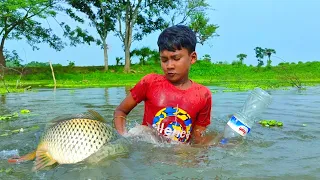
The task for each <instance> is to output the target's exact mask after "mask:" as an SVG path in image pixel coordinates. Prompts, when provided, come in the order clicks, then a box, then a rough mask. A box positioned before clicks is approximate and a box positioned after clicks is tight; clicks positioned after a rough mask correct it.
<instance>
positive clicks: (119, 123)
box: [113, 115, 127, 135]
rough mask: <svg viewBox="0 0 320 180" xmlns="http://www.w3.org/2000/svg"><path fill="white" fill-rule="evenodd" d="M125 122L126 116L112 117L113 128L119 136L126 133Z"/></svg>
mask: <svg viewBox="0 0 320 180" xmlns="http://www.w3.org/2000/svg"><path fill="white" fill-rule="evenodd" d="M126 120H127V118H126V116H122V115H120V116H114V117H113V124H114V127H115V129H116V130H117V131H118V133H119V134H120V135H124V134H126V133H127V130H126V127H125V124H126Z"/></svg>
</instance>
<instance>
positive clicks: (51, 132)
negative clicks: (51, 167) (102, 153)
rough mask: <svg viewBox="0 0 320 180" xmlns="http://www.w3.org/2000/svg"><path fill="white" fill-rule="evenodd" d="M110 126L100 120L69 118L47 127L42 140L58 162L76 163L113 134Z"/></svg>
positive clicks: (97, 148)
mask: <svg viewBox="0 0 320 180" xmlns="http://www.w3.org/2000/svg"><path fill="white" fill-rule="evenodd" d="M110 128H111V127H109V126H107V125H106V124H105V123H102V122H100V121H95V120H91V119H71V120H68V121H64V122H60V123H59V124H57V125H56V126H54V127H52V128H49V129H48V131H47V133H46V134H45V136H44V137H43V142H45V143H44V144H45V145H47V146H48V150H49V153H50V154H51V155H52V158H53V159H55V160H56V161H57V162H58V163H60V164H69V163H76V162H80V161H82V160H84V159H85V158H87V157H88V156H89V155H91V154H93V153H95V152H96V151H98V150H99V148H100V147H101V146H103V145H104V144H105V143H106V142H108V141H110V140H111V138H112V137H114V136H115V135H114V134H112V133H111V132H113V131H112V130H111V129H110ZM61 132H64V133H61Z"/></svg>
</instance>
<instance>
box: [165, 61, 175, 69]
mask: <svg viewBox="0 0 320 180" xmlns="http://www.w3.org/2000/svg"><path fill="white" fill-rule="evenodd" d="M167 68H168V69H170V68H174V62H173V61H172V60H168V63H167Z"/></svg>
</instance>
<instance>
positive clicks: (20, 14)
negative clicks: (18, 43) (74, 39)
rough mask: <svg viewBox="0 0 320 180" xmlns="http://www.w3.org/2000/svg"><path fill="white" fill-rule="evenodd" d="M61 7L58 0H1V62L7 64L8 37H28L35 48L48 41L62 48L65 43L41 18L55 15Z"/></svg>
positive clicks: (52, 45)
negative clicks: (45, 25)
mask: <svg viewBox="0 0 320 180" xmlns="http://www.w3.org/2000/svg"><path fill="white" fill-rule="evenodd" d="M59 8H60V6H59V5H58V4H57V2H56V1H48V0H6V1H1V2H0V19H1V21H0V41H1V44H0V53H1V54H0V64H2V65H4V66H5V65H6V62H5V59H4V55H3V50H4V45H5V41H6V40H8V39H16V40H21V39H26V41H27V43H28V44H29V45H30V46H31V47H32V48H33V49H39V47H38V46H37V44H39V43H48V44H49V46H50V47H52V48H54V49H56V50H61V49H62V48H63V47H64V46H65V43H63V42H62V40H61V39H60V38H59V37H58V36H56V35H55V34H54V32H53V30H52V29H51V28H44V27H43V26H42V24H41V23H40V22H39V20H41V19H46V18H48V17H50V16H51V17H55V16H56V14H57V13H56V11H57V10H58V9H59Z"/></svg>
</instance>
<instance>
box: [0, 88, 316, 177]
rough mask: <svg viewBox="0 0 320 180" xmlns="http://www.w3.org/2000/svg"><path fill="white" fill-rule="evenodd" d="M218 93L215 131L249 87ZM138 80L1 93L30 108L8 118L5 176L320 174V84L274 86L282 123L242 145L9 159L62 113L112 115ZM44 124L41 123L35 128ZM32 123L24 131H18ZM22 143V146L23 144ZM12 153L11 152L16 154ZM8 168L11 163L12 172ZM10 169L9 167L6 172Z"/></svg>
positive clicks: (10, 103) (1, 107) (0, 168)
mask: <svg viewBox="0 0 320 180" xmlns="http://www.w3.org/2000/svg"><path fill="white" fill-rule="evenodd" d="M209 88H210V89H213V90H218V92H217V93H214V94H213V97H212V98H213V108H212V116H213V118H212V124H211V125H210V127H209V129H210V131H218V132H222V131H223V128H224V126H225V124H226V122H227V119H226V118H225V117H226V115H228V114H230V113H233V112H235V111H237V110H238V109H239V108H240V107H241V106H242V105H243V103H244V100H245V99H246V97H247V95H248V94H249V92H228V93H223V92H222V91H221V90H222V88H218V87H209ZM129 90H130V87H112V88H86V89H57V90H56V91H53V90H52V89H40V90H39V91H38V92H26V93H17V94H15V93H12V94H7V95H2V96H1V97H0V102H1V104H0V115H4V114H12V113H13V112H20V110H21V109H29V110H30V111H31V113H29V114H19V117H18V118H16V119H12V120H10V121H0V179H169V178H171V179H187V178H189V179H191V178H198V179H228V178H230V179H256V178H267V179H319V178H320V174H319V172H320V167H319V161H320V151H319V148H320V133H319V122H318V120H319V119H320V111H319V107H320V87H310V88H308V89H307V90H305V91H298V90H296V89H291V90H285V91H284V90H271V91H269V93H270V94H271V95H272V96H273V102H272V104H271V105H270V107H269V108H268V109H267V110H266V111H265V112H264V113H263V114H262V117H261V118H262V119H275V120H278V121H282V122H283V123H284V126H283V127H282V128H278V127H275V128H267V127H261V126H260V125H259V124H255V126H254V127H253V128H252V132H251V134H249V135H248V136H247V137H246V138H245V139H244V141H243V143H241V144H239V145H237V146H234V147H210V148H196V147H189V146H177V145H175V146H174V145H168V146H157V145H151V144H148V143H143V142H140V143H138V142H133V143H132V145H131V148H130V150H131V152H130V154H129V156H126V157H118V158H114V159H108V160H105V161H103V162H100V163H98V164H86V163H79V164H74V165H61V166H56V167H55V168H52V169H49V170H46V171H41V172H37V173H34V172H30V169H31V168H32V166H33V162H25V163H21V164H18V165H12V164H8V163H7V161H6V158H7V157H8V156H9V155H12V153H13V152H14V153H18V154H20V155H22V154H25V153H27V152H30V151H32V150H33V149H35V148H36V146H37V144H38V138H39V135H40V134H41V133H42V131H43V129H44V127H45V125H46V124H47V123H48V122H49V121H50V120H51V119H53V118H55V117H57V116H60V115H61V114H76V113H82V112H85V111H86V110H87V109H95V110H96V111H98V112H99V113H101V114H102V115H103V116H104V117H105V118H106V119H107V120H108V122H109V123H111V121H112V114H113V110H114V109H115V107H116V106H117V105H118V104H119V103H120V102H121V101H122V100H123V98H125V96H126V95H127V94H128V92H129ZM142 117H143V104H139V105H138V107H137V108H135V109H134V110H132V112H131V113H130V115H129V117H128V119H130V120H131V124H130V127H132V126H133V125H135V122H137V123H140V122H141V120H142ZM35 125H39V127H40V128H39V129H36V130H27V129H28V127H32V126H35ZM21 128H24V129H26V130H25V131H23V132H16V133H11V132H13V131H14V130H17V129H21ZM16 150H18V151H16ZM8 153H11V154H8ZM8 168H11V170H10V172H9V170H8ZM6 170H7V172H6Z"/></svg>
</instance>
